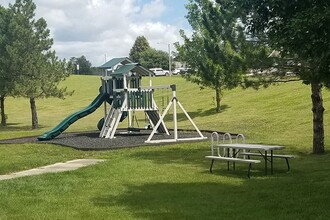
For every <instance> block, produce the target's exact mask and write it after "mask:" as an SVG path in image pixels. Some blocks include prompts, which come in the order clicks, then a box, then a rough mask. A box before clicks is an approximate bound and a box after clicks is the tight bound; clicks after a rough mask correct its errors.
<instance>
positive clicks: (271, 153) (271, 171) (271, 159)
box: [270, 150, 273, 175]
mask: <svg viewBox="0 0 330 220" xmlns="http://www.w3.org/2000/svg"><path fill="white" fill-rule="evenodd" d="M270 173H271V174H272V175H273V150H271V151H270Z"/></svg>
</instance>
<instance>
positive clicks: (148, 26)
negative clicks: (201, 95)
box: [0, 0, 190, 66]
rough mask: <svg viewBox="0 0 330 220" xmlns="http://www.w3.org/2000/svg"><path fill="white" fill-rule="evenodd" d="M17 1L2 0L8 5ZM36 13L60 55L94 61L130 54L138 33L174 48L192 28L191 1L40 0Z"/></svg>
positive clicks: (156, 44)
mask: <svg viewBox="0 0 330 220" xmlns="http://www.w3.org/2000/svg"><path fill="white" fill-rule="evenodd" d="M9 3H14V0H0V4H1V5H2V6H8V4H9ZM34 3H35V4H36V5H37V10H36V17H37V18H40V17H43V18H44V19H45V20H46V21H47V24H48V28H49V29H50V31H51V37H53V39H54V48H53V49H54V50H55V51H56V53H57V55H58V56H59V57H60V58H70V57H73V56H74V57H80V56H81V55H85V56H86V58H87V59H88V60H90V61H91V62H92V65H93V66H100V65H102V64H103V63H104V61H105V57H106V58H107V60H109V59H110V58H113V57H123V56H128V54H129V51H130V49H131V47H132V46H133V43H134V41H135V39H136V37H137V36H141V35H143V36H145V37H146V38H147V40H148V41H149V44H150V46H151V47H153V48H156V49H160V50H165V51H168V44H171V49H174V48H173V47H174V46H173V43H174V42H177V41H179V42H181V37H180V36H179V30H180V29H184V30H186V31H188V32H189V30H190V26H189V24H188V22H187V20H186V19H185V17H184V16H185V15H186V14H187V10H186V8H185V5H186V4H187V3H188V0H34Z"/></svg>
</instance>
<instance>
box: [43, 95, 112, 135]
mask: <svg viewBox="0 0 330 220" xmlns="http://www.w3.org/2000/svg"><path fill="white" fill-rule="evenodd" d="M104 101H107V102H109V103H110V102H111V100H109V95H108V94H106V93H100V94H99V95H98V96H97V97H96V98H95V99H94V101H93V102H92V103H91V104H90V105H88V106H87V107H86V108H84V109H82V110H80V111H78V112H75V113H73V114H71V115H69V116H68V117H66V118H65V119H64V120H63V121H62V122H61V123H59V124H58V125H57V126H56V127H55V128H53V129H52V130H50V131H47V132H45V133H44V134H43V135H41V136H39V137H38V140H39V141H47V140H51V139H53V138H55V137H56V136H58V135H60V134H61V133H62V132H63V131H65V130H66V129H67V128H68V127H69V126H70V125H71V124H73V123H74V122H75V121H77V120H78V119H80V118H83V117H85V116H86V115H89V114H91V113H93V112H94V111H95V110H96V109H97V108H98V107H100V105H101V104H102V103H103V102H104Z"/></svg>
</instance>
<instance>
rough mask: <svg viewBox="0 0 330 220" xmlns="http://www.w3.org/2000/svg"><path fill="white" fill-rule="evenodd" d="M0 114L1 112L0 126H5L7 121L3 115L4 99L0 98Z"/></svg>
mask: <svg viewBox="0 0 330 220" xmlns="http://www.w3.org/2000/svg"><path fill="white" fill-rule="evenodd" d="M0 112H1V125H2V126H6V125H7V120H6V114H5V97H4V96H0Z"/></svg>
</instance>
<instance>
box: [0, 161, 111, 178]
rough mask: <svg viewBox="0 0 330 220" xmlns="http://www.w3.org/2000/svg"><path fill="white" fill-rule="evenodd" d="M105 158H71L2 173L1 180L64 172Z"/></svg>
mask: <svg viewBox="0 0 330 220" xmlns="http://www.w3.org/2000/svg"><path fill="white" fill-rule="evenodd" d="M103 161H105V160H98V159H78V160H70V161H67V162H64V163H55V164H53V165H48V166H43V167H38V168H34V169H31V170H25V171H20V172H16V173H11V174H7V175H0V181H1V180H8V179H14V178H18V177H24V176H33V175H40V174H44V173H58V172H64V171H69V170H76V169H79V168H81V167H85V166H90V165H94V164H97V163H100V162H103Z"/></svg>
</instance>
